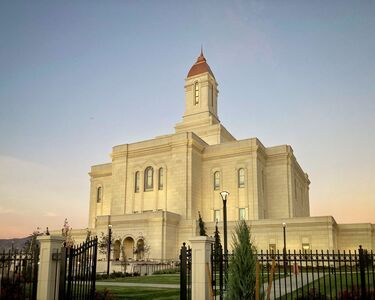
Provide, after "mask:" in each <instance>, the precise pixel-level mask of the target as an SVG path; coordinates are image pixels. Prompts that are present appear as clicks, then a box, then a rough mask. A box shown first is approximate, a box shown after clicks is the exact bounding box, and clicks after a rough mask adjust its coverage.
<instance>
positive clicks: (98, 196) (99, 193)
mask: <svg viewBox="0 0 375 300" xmlns="http://www.w3.org/2000/svg"><path fill="white" fill-rule="evenodd" d="M102 196H103V195H102V187H101V186H99V187H98V188H97V190H96V202H97V203H99V202H102Z"/></svg>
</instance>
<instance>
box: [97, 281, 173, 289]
mask: <svg viewBox="0 0 375 300" xmlns="http://www.w3.org/2000/svg"><path fill="white" fill-rule="evenodd" d="M96 285H101V286H103V285H105V286H138V287H151V288H161V289H179V288H180V285H179V284H162V283H136V282H114V281H97V282H96Z"/></svg>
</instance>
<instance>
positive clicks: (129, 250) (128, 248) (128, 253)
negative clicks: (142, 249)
mask: <svg viewBox="0 0 375 300" xmlns="http://www.w3.org/2000/svg"><path fill="white" fill-rule="evenodd" d="M124 249H125V258H126V259H133V255H134V240H133V239H132V238H131V237H127V238H126V239H125V240H124Z"/></svg>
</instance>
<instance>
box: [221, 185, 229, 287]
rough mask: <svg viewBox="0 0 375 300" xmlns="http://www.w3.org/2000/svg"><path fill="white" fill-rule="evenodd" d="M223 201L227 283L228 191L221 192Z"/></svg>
mask: <svg viewBox="0 0 375 300" xmlns="http://www.w3.org/2000/svg"><path fill="white" fill-rule="evenodd" d="M220 196H221V199H223V217H224V260H225V272H224V274H225V282H226V278H227V276H226V274H227V271H228V244H227V198H228V196H229V193H228V192H226V191H223V192H220Z"/></svg>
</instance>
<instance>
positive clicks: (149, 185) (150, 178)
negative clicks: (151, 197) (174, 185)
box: [145, 167, 154, 191]
mask: <svg viewBox="0 0 375 300" xmlns="http://www.w3.org/2000/svg"><path fill="white" fill-rule="evenodd" d="M153 188H154V169H153V168H152V167H147V168H146V170H145V191H152V190H153Z"/></svg>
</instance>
